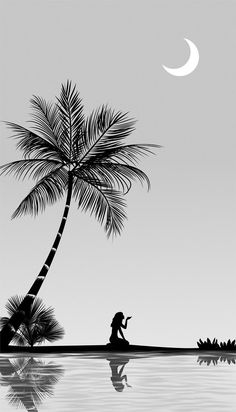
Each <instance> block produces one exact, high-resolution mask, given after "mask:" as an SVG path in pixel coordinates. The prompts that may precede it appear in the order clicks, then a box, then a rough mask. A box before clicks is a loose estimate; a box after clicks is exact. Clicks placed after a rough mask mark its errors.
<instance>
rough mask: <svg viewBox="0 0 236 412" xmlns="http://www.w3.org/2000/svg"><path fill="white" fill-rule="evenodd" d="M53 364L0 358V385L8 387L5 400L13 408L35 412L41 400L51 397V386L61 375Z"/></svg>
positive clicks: (60, 368) (57, 366) (58, 367)
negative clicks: (22, 408) (21, 407)
mask: <svg viewBox="0 0 236 412" xmlns="http://www.w3.org/2000/svg"><path fill="white" fill-rule="evenodd" d="M63 372H64V371H63V368H62V367H61V366H60V365H56V364H55V363H53V362H49V363H47V364H46V363H45V362H43V361H42V360H39V359H34V358H32V357H30V358H17V359H14V360H12V359H7V358H0V373H1V375H2V376H1V377H0V385H2V386H9V392H8V394H7V399H8V401H9V403H10V404H12V405H13V406H15V407H17V408H18V407H19V406H24V407H25V409H26V410H27V411H31V412H37V411H38V409H37V407H38V406H39V405H40V404H41V403H42V401H43V399H44V398H46V397H48V396H52V395H53V386H54V385H55V384H56V383H57V382H58V380H59V378H60V377H61V376H62V375H63Z"/></svg>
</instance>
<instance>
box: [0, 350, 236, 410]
mask: <svg viewBox="0 0 236 412" xmlns="http://www.w3.org/2000/svg"><path fill="white" fill-rule="evenodd" d="M14 356H15V357H13V356H11V357H7V356H1V357H0V385H1V395H0V410H1V411H3V412H10V411H11V412H14V411H16V410H17V408H20V410H27V411H35V412H37V411H52V412H53V411H55V412H62V411H63V412H65V411H66V412H75V411H76V412H79V411H83V412H86V411H89V412H93V411H94V412H95V411H96V412H97V411H103V412H108V411H109V412H111V411H112V412H116V411H117V412H118V411H122V412H129V411H131V412H132V411H140V412H149V411H150V412H153V411H155V410H160V411H168V412H169V411H170V412H172V411H173V412H175V411H179V412H182V411H188V412H189V411H193V412H198V411H203V412H204V411H214V412H215V411H216V412H217V411H219V412H224V411H227V412H233V411H235V410H236V361H235V359H236V357H235V356H234V355H227V356H224V355H222V356H221V357H216V356H212V357H209V356H207V355H204V354H203V355H202V356H201V357H200V358H199V357H198V356H195V355H184V356H180V355H178V356H165V355H160V356H141V355H137V356H133V357H132V358H130V357H129V356H128V354H127V355H121V354H120V355H119V354H116V355H113V354H107V355H103V356H100V355H99V354H95V353H94V354H90V355H84V354H83V355H82V354H81V355H79V354H76V355H69V354H68V355H67V356H52V355H50V356H45V355H43V356H39V355H37V356H34V357H33V358H31V357H22V355H19V356H16V355H14ZM18 410H19V409H18Z"/></svg>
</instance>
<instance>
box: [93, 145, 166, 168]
mask: <svg viewBox="0 0 236 412" xmlns="http://www.w3.org/2000/svg"><path fill="white" fill-rule="evenodd" d="M161 147H162V146H160V145H157V144H130V145H122V146H120V147H116V148H114V149H107V150H104V151H103V152H102V153H100V154H98V155H97V156H95V157H93V158H92V159H90V160H88V161H86V164H87V163H88V164H90V163H93V162H96V163H98V162H104V161H105V162H106V161H111V162H116V163H117V162H118V163H120V162H122V163H125V164H130V163H131V164H133V165H136V164H137V163H138V161H139V158H140V157H141V156H145V155H146V156H147V155H149V154H155V152H154V151H153V150H151V149H152V148H161Z"/></svg>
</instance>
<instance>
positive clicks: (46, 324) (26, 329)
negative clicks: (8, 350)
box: [0, 295, 65, 347]
mask: <svg viewBox="0 0 236 412" xmlns="http://www.w3.org/2000/svg"><path fill="white" fill-rule="evenodd" d="M23 299H24V298H23V297H22V296H17V295H16V296H12V297H11V298H10V299H8V302H7V304H6V309H7V312H8V315H9V317H2V318H0V327H4V326H5V325H6V324H7V323H8V322H9V319H10V318H11V317H12V316H13V315H14V314H15V313H17V312H18V310H19V307H20V305H21V303H22V302H23ZM64 334H65V332H64V329H63V328H62V327H61V326H60V325H59V323H58V322H57V320H56V319H55V317H54V310H53V308H51V307H50V308H46V307H45V305H44V304H43V301H42V299H40V298H39V297H36V298H35V299H34V301H33V303H32V305H31V306H30V307H29V310H28V311H27V312H26V314H25V318H24V321H23V322H22V323H21V325H20V327H19V328H18V330H17V332H16V333H15V335H14V337H13V339H12V342H13V343H15V344H16V345H19V346H31V347H33V346H34V345H36V344H41V343H43V342H44V341H48V342H55V341H56V340H58V339H62V338H63V336H64Z"/></svg>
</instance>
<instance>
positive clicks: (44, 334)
mask: <svg viewBox="0 0 236 412" xmlns="http://www.w3.org/2000/svg"><path fill="white" fill-rule="evenodd" d="M40 335H41V338H42V339H41V341H42V340H47V341H49V342H55V341H56V340H58V339H62V338H63V336H64V335H65V331H64V329H63V328H62V327H61V326H60V325H59V323H58V322H57V320H56V319H51V321H50V322H47V323H44V324H42V327H41V328H40Z"/></svg>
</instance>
